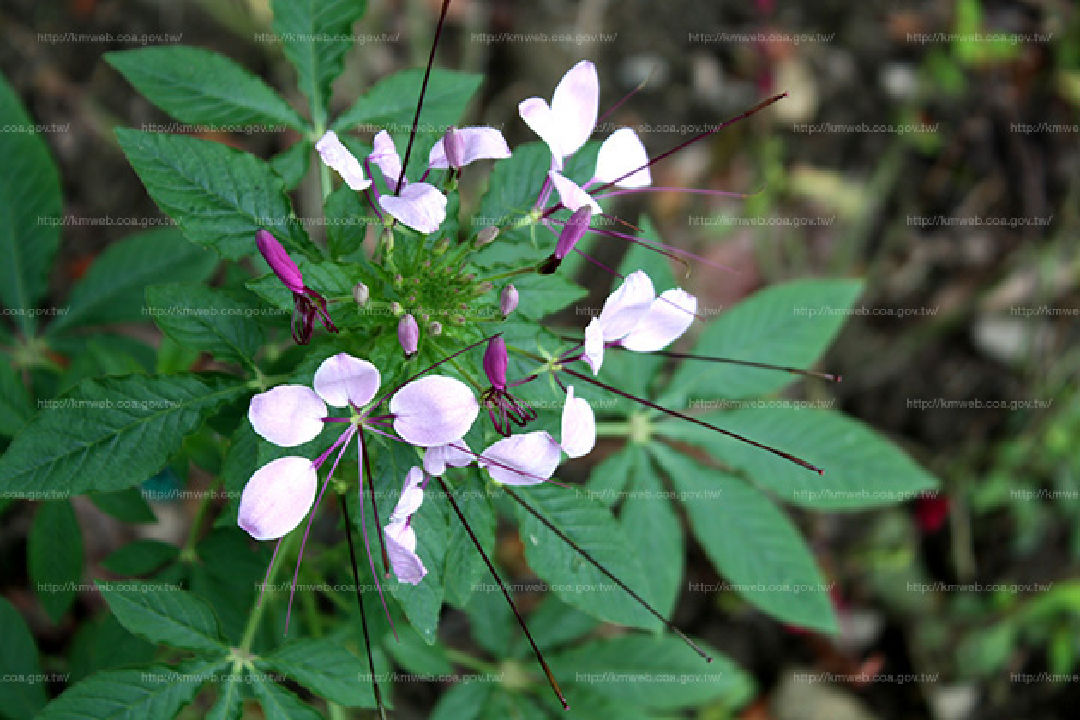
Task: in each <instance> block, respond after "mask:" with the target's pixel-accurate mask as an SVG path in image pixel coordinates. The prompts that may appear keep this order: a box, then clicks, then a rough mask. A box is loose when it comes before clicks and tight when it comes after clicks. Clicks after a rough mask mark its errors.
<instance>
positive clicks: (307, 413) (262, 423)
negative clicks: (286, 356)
mask: <svg viewBox="0 0 1080 720" xmlns="http://www.w3.org/2000/svg"><path fill="white" fill-rule="evenodd" d="M324 417H326V404H325V403H324V402H323V401H322V400H321V399H320V398H319V396H318V395H316V394H315V391H314V390H312V389H311V388H309V387H308V386H306V385H278V386H277V387H273V388H270V389H269V390H267V391H266V392H264V393H259V394H258V395H255V396H254V397H252V398H251V404H250V405H249V406H248V420H250V421H251V427H253V428H254V429H255V432H257V433H258V434H259V435H261V436H262V437H264V438H266V439H267V440H269V441H270V442H272V443H274V444H275V445H277V446H278V447H296V446H297V445H303V444H304V443H306V442H308V441H310V440H314V439H315V438H316V437H318V436H319V433H321V432H322V429H323V421H322V420H323V418H324Z"/></svg>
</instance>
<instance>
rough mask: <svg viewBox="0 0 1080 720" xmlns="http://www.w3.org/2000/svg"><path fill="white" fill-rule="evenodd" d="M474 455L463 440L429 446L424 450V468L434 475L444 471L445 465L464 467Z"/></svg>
mask: <svg viewBox="0 0 1080 720" xmlns="http://www.w3.org/2000/svg"><path fill="white" fill-rule="evenodd" d="M475 459H476V456H475V455H473V454H472V451H470V450H469V446H468V445H466V444H465V441H464V440H458V441H456V442H452V443H449V444H447V445H437V446H435V447H429V448H428V449H427V450H425V451H424V470H426V471H427V473H428V475H434V476H436V477H439V476H441V475H442V474H443V473H445V472H446V468H447V467H466V466H468V465H471V464H472V462H473V460H475Z"/></svg>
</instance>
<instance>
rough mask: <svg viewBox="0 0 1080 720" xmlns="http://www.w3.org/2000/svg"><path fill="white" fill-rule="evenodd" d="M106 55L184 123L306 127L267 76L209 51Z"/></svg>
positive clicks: (138, 87)
mask: <svg viewBox="0 0 1080 720" xmlns="http://www.w3.org/2000/svg"><path fill="white" fill-rule="evenodd" d="M105 60H106V61H108V63H109V64H110V65H112V66H113V67H114V68H116V69H117V70H118V71H119V72H120V73H121V74H122V75H123V76H124V77H125V78H127V80H128V82H130V83H131V84H132V85H134V86H135V89H136V90H138V91H139V92H140V93H142V94H143V95H145V96H146V98H147V99H149V100H150V101H151V102H153V103H154V104H155V105H157V106H158V107H159V108H161V109H162V110H164V111H165V112H167V113H169V114H170V115H172V116H173V117H174V118H176V119H177V120H179V121H180V122H183V123H193V124H206V125H210V126H212V127H213V126H219V125H225V126H245V125H258V124H261V125H263V126H267V125H269V126H276V125H287V126H289V127H292V128H295V129H296V130H305V129H306V127H307V123H305V122H304V120H303V118H301V117H300V116H299V115H297V114H296V111H295V110H293V109H292V108H291V107H290V106H289V104H288V103H287V102H285V101H284V100H283V99H282V98H281V97H280V96H279V95H278V94H277V93H275V92H274V91H273V90H272V89H270V87H269V86H268V85H267V84H266V83H264V82H263V81H262V79H260V78H258V77H256V76H255V75H252V74H251V73H250V72H248V71H247V70H245V69H244V68H242V67H241V66H239V65H237V64H236V63H234V62H233V61H232V60H230V59H228V58H227V57H225V56H223V55H219V54H217V53H215V52H210V51H209V50H203V49H202V48H195V47H187V46H184V45H172V46H164V47H145V48H138V49H135V50H125V51H123V52H113V53H107V54H106V55H105ZM263 129H264V130H265V127H264V128H263ZM240 130H241V132H242V131H243V130H244V128H240Z"/></svg>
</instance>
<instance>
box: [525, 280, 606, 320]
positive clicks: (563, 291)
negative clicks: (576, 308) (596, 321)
mask: <svg viewBox="0 0 1080 720" xmlns="http://www.w3.org/2000/svg"><path fill="white" fill-rule="evenodd" d="M513 282H514V287H516V288H517V290H518V293H519V294H520V296H521V300H520V304H519V305H518V307H517V310H515V312H517V313H520V314H521V316H522V317H525V318H528V319H529V320H540V319H541V318H543V317H545V316H547V315H550V314H552V313H554V312H557V311H559V310H562V309H563V308H565V307H567V306H568V305H570V304H571V303H573V302H575V301H577V300H580V299H581V298H583V297H585V296H586V295H588V292H587V291H586V290H585V288H583V287H581V286H580V285H578V284H577V283H575V282H574V281H573V280H570V279H568V278H566V277H563V276H562V275H522V276H520V277H517V278H514V281H513ZM586 320H587V318H586Z"/></svg>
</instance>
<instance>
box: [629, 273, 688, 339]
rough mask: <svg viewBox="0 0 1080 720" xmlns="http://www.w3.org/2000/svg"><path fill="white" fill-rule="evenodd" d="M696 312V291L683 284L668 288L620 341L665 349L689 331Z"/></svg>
mask: <svg viewBox="0 0 1080 720" xmlns="http://www.w3.org/2000/svg"><path fill="white" fill-rule="evenodd" d="M696 312H697V298H695V297H694V296H693V295H691V294H690V293H688V292H686V291H685V290H681V289H679V288H672V289H671V290H665V291H664V292H662V293H660V297H658V298H656V300H654V301H653V303H652V305H650V306H649V311H648V312H647V313H645V315H644V316H643V317H642V318H641V319H640V320H638V323H637V325H635V326H634V329H633V330H631V331H630V333H629V334H628V335H626V337H624V338H623V339H622V340H621V341H620V343H621V344H622V346H623V347H625V348H626V349H627V350H634V351H635V352H654V351H656V350H662V349H664V348H666V347H667V346H668V345H670V344H671V343H673V342H675V340H677V339H678V338H679V337H680V336H682V334H683V333H684V332H686V330H687V328H689V327H690V325H691V323H693V322H694V313H696Z"/></svg>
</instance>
